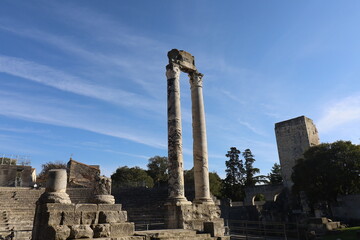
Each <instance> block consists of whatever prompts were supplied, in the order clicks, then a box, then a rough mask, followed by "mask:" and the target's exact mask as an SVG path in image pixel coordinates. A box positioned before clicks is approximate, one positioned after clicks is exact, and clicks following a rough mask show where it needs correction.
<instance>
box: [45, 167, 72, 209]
mask: <svg viewBox="0 0 360 240" xmlns="http://www.w3.org/2000/svg"><path fill="white" fill-rule="evenodd" d="M66 186H67V173H66V169H51V170H49V173H48V178H47V181H46V189H45V192H44V193H43V194H42V195H41V197H40V199H39V201H40V202H41V203H64V204H70V203H71V200H70V198H69V195H68V194H67V193H66Z"/></svg>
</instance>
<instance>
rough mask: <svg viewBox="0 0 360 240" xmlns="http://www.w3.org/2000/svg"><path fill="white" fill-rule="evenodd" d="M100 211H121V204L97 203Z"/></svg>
mask: <svg viewBox="0 0 360 240" xmlns="http://www.w3.org/2000/svg"><path fill="white" fill-rule="evenodd" d="M97 206H98V209H97V210H98V211H99V212H100V211H121V204H97Z"/></svg>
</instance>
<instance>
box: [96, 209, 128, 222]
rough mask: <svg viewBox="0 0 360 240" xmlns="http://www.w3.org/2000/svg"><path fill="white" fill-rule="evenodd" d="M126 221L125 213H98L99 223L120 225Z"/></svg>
mask: <svg viewBox="0 0 360 240" xmlns="http://www.w3.org/2000/svg"><path fill="white" fill-rule="evenodd" d="M126 220H127V214H126V212H125V211H101V212H99V223H120V222H125V221H126Z"/></svg>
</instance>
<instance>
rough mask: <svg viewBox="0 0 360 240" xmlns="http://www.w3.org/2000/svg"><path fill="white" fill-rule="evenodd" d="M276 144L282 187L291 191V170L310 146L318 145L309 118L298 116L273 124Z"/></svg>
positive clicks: (314, 129) (315, 131) (314, 127)
mask: <svg viewBox="0 0 360 240" xmlns="http://www.w3.org/2000/svg"><path fill="white" fill-rule="evenodd" d="M275 134H276V142H277V147H278V152H279V159H280V164H281V172H282V177H283V181H284V187H286V188H288V189H291V187H292V185H293V182H292V181H291V174H292V168H293V167H294V166H295V164H296V162H295V161H296V160H297V159H299V158H302V157H303V154H304V152H305V151H306V150H307V149H308V148H309V147H312V146H315V145H318V144H320V140H319V136H318V131H317V129H316V126H315V124H314V123H313V121H312V120H311V119H310V118H307V117H305V116H300V117H297V118H293V119H289V120H286V121H283V122H278V123H276V124H275Z"/></svg>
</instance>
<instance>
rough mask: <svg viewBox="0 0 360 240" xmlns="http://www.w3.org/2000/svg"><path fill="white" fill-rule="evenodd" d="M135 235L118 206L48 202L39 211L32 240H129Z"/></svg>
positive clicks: (125, 214) (123, 212)
mask: <svg viewBox="0 0 360 240" xmlns="http://www.w3.org/2000/svg"><path fill="white" fill-rule="evenodd" d="M35 229H37V231H35ZM133 234H134V223H130V222H127V213H126V211H122V210H121V205H119V204H61V203H45V204H42V205H41V206H40V208H38V209H37V212H36V221H35V222H34V229H33V236H32V239H33V240H67V239H83V238H90V239H96V238H102V239H103V238H109V239H117V238H120V237H123V238H122V239H126V237H127V236H132V235H133Z"/></svg>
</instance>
